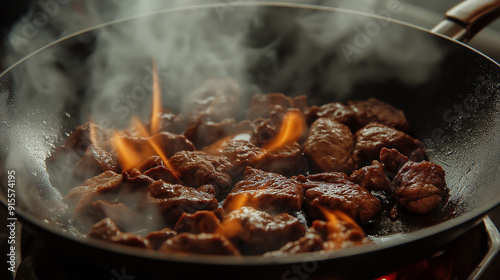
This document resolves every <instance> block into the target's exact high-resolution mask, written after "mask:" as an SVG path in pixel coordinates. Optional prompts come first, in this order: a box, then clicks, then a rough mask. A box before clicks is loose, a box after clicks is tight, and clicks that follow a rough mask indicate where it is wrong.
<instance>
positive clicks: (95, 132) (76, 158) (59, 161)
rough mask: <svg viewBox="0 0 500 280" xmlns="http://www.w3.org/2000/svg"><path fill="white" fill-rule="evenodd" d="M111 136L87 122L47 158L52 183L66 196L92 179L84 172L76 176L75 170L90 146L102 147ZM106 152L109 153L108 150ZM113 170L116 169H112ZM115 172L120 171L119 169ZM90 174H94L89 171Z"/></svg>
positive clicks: (77, 173) (81, 171) (104, 130)
mask: <svg viewBox="0 0 500 280" xmlns="http://www.w3.org/2000/svg"><path fill="white" fill-rule="evenodd" d="M109 136H110V131H108V130H106V129H104V128H102V127H100V126H98V125H97V124H95V123H93V122H86V123H84V124H82V125H80V126H79V127H77V128H76V129H75V130H74V131H73V132H72V133H71V134H70V135H69V137H68V139H67V140H66V141H65V142H64V144H63V145H62V146H60V147H58V148H57V149H56V150H55V151H54V152H53V153H52V154H51V155H50V156H49V157H47V160H46V163H47V172H48V173H49V176H50V181H51V183H52V184H53V185H54V186H56V187H57V188H58V189H59V190H60V191H61V192H62V193H63V194H64V195H66V194H67V193H68V192H69V190H70V189H71V188H73V187H75V186H77V185H78V184H79V183H81V182H82V180H84V179H86V178H90V177H91V176H90V177H87V175H88V174H79V173H87V172H84V171H83V170H80V171H77V172H76V174H74V173H73V168H74V167H75V166H76V165H77V164H78V163H79V162H80V160H81V159H82V157H83V156H84V155H85V152H86V151H87V149H88V147H89V146H91V145H92V144H99V145H101V144H102V143H104V142H106V141H108V139H109ZM101 148H102V147H101ZM104 150H105V151H106V152H109V151H108V150H107V149H104ZM82 164H83V163H82ZM111 170H115V169H114V168H112V169H111ZM115 171H119V169H117V170H115ZM89 173H93V172H91V171H89ZM75 175H76V178H75ZM80 177H81V178H80ZM85 177H86V178H85ZM75 179H76V180H75Z"/></svg>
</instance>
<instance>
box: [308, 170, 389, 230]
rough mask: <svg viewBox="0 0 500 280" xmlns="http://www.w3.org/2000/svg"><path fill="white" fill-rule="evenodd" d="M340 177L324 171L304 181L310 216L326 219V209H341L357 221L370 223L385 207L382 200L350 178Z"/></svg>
mask: <svg viewBox="0 0 500 280" xmlns="http://www.w3.org/2000/svg"><path fill="white" fill-rule="evenodd" d="M321 177H324V179H322V178H321ZM337 180H339V178H338V176H337V175H335V174H334V175H330V174H329V173H325V174H316V176H315V177H311V178H309V177H305V181H302V182H301V183H302V184H303V185H305V186H306V188H307V191H306V192H305V195H304V202H305V205H306V209H307V211H308V213H309V214H310V215H311V217H313V218H316V219H323V218H324V217H325V215H324V212H323V211H324V210H326V211H331V210H341V211H343V212H345V213H346V214H347V215H349V216H350V217H351V218H352V219H355V220H356V221H360V222H367V221H369V220H371V219H373V218H375V217H376V216H377V214H378V213H379V212H380V211H381V210H382V206H381V205H380V201H379V200H378V199H377V198H376V197H374V196H373V195H372V194H371V193H370V192H369V191H368V190H366V189H364V188H362V187H360V186H359V185H358V184H355V183H353V182H351V181H349V180H347V181H345V182H344V181H340V182H337ZM331 181H333V182H331ZM314 185H316V186H314Z"/></svg>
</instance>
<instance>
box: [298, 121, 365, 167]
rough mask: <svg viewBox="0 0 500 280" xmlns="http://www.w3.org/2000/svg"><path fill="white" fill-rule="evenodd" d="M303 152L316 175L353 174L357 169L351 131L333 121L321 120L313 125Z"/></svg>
mask: <svg viewBox="0 0 500 280" xmlns="http://www.w3.org/2000/svg"><path fill="white" fill-rule="evenodd" d="M303 150H304V153H305V155H306V156H307V158H308V160H309V165H310V168H311V170H312V171H313V172H315V173H317V172H334V171H339V172H344V173H351V172H352V171H353V170H355V169H356V168H357V158H356V155H355V154H354V137H353V135H352V133H351V130H350V129H349V127H347V126H346V125H344V124H341V123H339V122H337V121H335V120H333V119H329V118H320V119H318V120H316V121H315V122H314V123H313V124H312V125H311V128H310V131H309V135H308V137H307V141H306V142H305V143H304V145H303Z"/></svg>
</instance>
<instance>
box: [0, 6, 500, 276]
mask: <svg viewBox="0 0 500 280" xmlns="http://www.w3.org/2000/svg"><path fill="white" fill-rule="evenodd" d="M217 8H218V6H214V5H209V6H206V7H196V8H185V9H179V10H169V11H161V12H155V13H152V14H148V15H144V16H139V17H134V18H130V19H126V20H120V21H116V22H112V23H110V24H106V25H103V26H98V27H96V28H92V29H90V30H86V31H84V32H81V33H79V34H76V35H73V36H70V37H68V38H64V39H62V40H60V41H57V42H55V43H53V44H51V45H49V46H47V47H45V48H43V49H41V50H39V51H38V52H36V53H34V54H32V55H31V56H29V57H26V58H25V59H23V60H21V61H20V62H19V63H17V64H15V65H14V66H12V67H11V68H9V69H8V70H7V71H5V72H4V73H3V74H2V75H1V77H0V90H1V92H0V97H1V98H0V101H1V105H0V106H1V107H0V114H3V116H2V122H1V124H0V131H1V134H0V143H2V145H1V152H0V156H1V160H0V165H1V170H2V177H1V178H2V179H1V185H2V188H1V201H2V203H3V204H4V205H7V204H8V203H7V189H8V184H7V171H9V170H14V171H15V172H16V185H15V190H16V205H15V207H16V216H17V217H18V218H19V220H21V221H22V224H23V225H24V226H26V227H29V228H31V229H32V230H35V231H36V232H37V233H38V234H40V235H41V236H43V237H45V238H46V239H47V240H48V241H49V242H53V244H55V245H56V246H55V247H56V248H57V249H60V250H61V251H63V252H66V253H71V254H73V255H76V256H77V257H81V258H84V259H86V260H91V261H92V262H95V263H97V264H101V265H103V266H105V267H108V268H116V269H117V270H119V269H120V268H121V267H126V269H127V272H128V274H129V275H149V276H154V275H156V276H162V277H164V278H171V277H172V278H176V277H188V276H206V275H207V273H213V275H215V277H222V278H228V277H230V278H234V277H239V278H249V279H255V278H256V277H259V278H269V279H277V278H282V279H306V277H307V278H310V277H313V276H314V277H318V278H319V277H323V276H336V277H351V278H354V279H359V278H360V277H367V276H369V277H375V276H379V275H381V274H383V273H387V272H390V271H391V270H393V269H395V268H398V267H400V266H402V265H406V264H409V263H411V262H414V261H416V260H418V259H419V258H421V257H423V256H426V255H429V254H431V253H433V252H436V251H437V250H439V249H440V248H443V247H444V246H445V245H446V244H448V243H449V242H451V241H452V240H454V239H455V238H456V237H458V236H460V235H461V234H463V233H464V232H465V231H467V230H468V229H470V228H471V227H473V226H474V225H476V224H478V223H479V222H480V221H481V218H482V217H483V216H484V215H485V213H486V212H487V211H488V210H490V209H491V208H493V207H494V206H495V205H497V204H499V203H500V94H499V93H500V92H499V91H500V68H499V65H498V64H497V63H495V62H494V61H492V60H490V59H489V58H487V57H485V56H484V55H482V54H481V53H479V52H478V51H476V50H474V49H472V48H470V47H468V46H467V45H464V44H462V43H459V42H457V41H455V40H452V39H450V38H448V37H446V36H442V35H436V34H433V33H431V32H429V31H426V30H422V29H420V28H417V27H415V26H409V25H406V24H403V23H400V22H396V21H392V20H388V19H384V18H380V17H377V16H371V15H366V14H361V13H357V12H352V11H345V10H340V9H332V8H318V7H313V6H305V5H282V4H239V5H237V4H234V5H232V6H231V8H232V9H231V14H227V13H226V14H225V15H226V16H225V17H224V20H218V22H216V23H213V22H212V23H209V24H200V25H197V27H196V28H197V29H199V30H201V33H202V32H203V30H204V28H205V27H206V26H209V25H213V24H215V25H217V26H218V27H219V29H218V30H219V31H220V32H217V33H212V34H211V37H210V39H211V40H213V41H217V40H220V39H221V38H222V36H226V35H228V34H230V35H235V34H240V35H241V34H244V35H245V36H243V37H244V38H245V41H244V42H245V44H246V45H247V46H249V47H250V48H255V49H266V52H265V53H259V52H257V53H252V54H251V55H248V57H245V59H246V60H245V61H246V63H245V67H244V68H245V69H244V70H245V71H243V72H244V77H243V78H244V79H243V78H242V77H241V76H240V77H238V79H239V80H240V81H241V82H242V83H243V84H244V85H245V86H248V88H249V91H255V90H260V91H261V92H284V93H286V94H289V95H299V94H308V96H309V99H310V101H311V102H317V103H325V102H331V101H337V100H349V99H363V98H367V97H371V96H374V97H377V98H379V99H381V100H384V101H386V102H388V103H390V104H393V105H394V106H396V107H399V108H401V109H402V110H404V111H405V113H406V115H407V118H408V120H409V122H410V124H411V125H412V128H413V134H414V136H415V137H417V138H418V139H421V140H422V141H423V142H424V145H425V146H426V148H427V150H428V152H429V158H430V160H431V161H433V162H436V163H438V164H440V165H441V166H442V167H443V168H444V169H445V171H446V179H447V182H448V187H449V189H450V203H451V204H453V205H454V206H455V213H454V215H453V217H451V218H450V219H449V220H446V221H444V222H442V223H438V224H436V225H432V226H429V227H425V228H421V229H405V228H402V229H401V230H402V231H404V233H400V234H395V235H394V236H392V237H387V238H375V240H376V242H375V244H369V245H364V246H359V247H354V248H347V249H343V250H338V251H335V252H329V253H327V254H312V253H311V254H309V253H307V254H301V255H296V256H289V257H283V258H265V257H243V258H228V257H220V256H210V257H206V256H177V255H165V254H160V253H156V252H149V251H143V250H137V249H134V248H125V247H121V246H117V245H114V244H109V243H104V242H100V241H97V240H88V239H82V238H79V237H78V236H77V235H78V234H74V233H73V229H72V227H71V226H68V225H66V223H65V220H64V215H63V213H64V210H65V207H66V206H65V204H64V203H63V202H62V194H61V192H60V191H59V190H58V189H57V188H54V187H53V186H52V185H51V184H50V181H49V177H48V174H47V171H46V165H45V159H46V157H47V156H48V155H49V154H50V153H51V151H53V150H54V147H56V146H58V145H60V144H61V143H62V141H63V140H64V138H65V137H66V136H65V133H68V132H71V131H72V129H74V128H75V127H76V126H77V125H78V124H80V123H82V122H84V121H85V120H86V116H87V114H88V111H86V110H87V109H88V108H86V107H85V106H83V105H82V104H84V103H85V101H86V100H88V99H89V98H96V96H97V95H90V94H88V88H89V85H88V84H87V83H88V81H89V78H88V77H89V76H90V75H92V71H91V70H89V69H88V68H86V67H85V63H86V62H87V58H88V56H89V53H90V52H91V51H92V48H94V47H95V45H96V44H97V43H96V42H97V41H98V39H96V38H97V37H96V33H97V32H100V31H102V30H107V31H108V32H112V31H113V30H115V29H116V28H117V26H128V25H130V26H132V25H133V24H135V23H137V22H147V23H149V22H156V21H162V20H167V21H168V20H169V19H175V18H177V19H178V18H184V19H188V18H198V19H199V18H200V16H199V15H200V13H203V14H205V13H206V12H207V11H209V14H210V15H211V16H212V17H218V14H217V11H216V9H217ZM249 9H252V10H254V9H257V10H258V11H259V15H260V17H259V20H258V21H256V22H257V23H255V24H254V25H252V27H251V28H248V29H246V30H245V31H241V30H240V29H239V28H241V25H239V20H240V19H241V18H240V16H239V15H242V14H243V13H244V12H245V11H246V10H249ZM231 15H235V16H231ZM297 17H299V18H307V17H312V18H313V19H316V20H319V21H322V20H326V22H329V23H332V22H330V21H329V19H334V18H337V19H339V20H340V21H337V23H338V22H342V21H344V20H347V19H349V20H352V21H353V22H355V23H354V25H352V26H351V27H349V28H348V29H347V31H348V32H346V29H342V28H340V27H339V26H338V25H334V24H333V25H324V24H320V25H316V26H315V28H319V27H320V30H317V29H315V32H311V30H309V29H308V27H307V26H308V25H304V24H301V22H302V21H300V20H297ZM207 18H209V17H207ZM201 19H202V21H201V22H203V20H204V17H203V16H201ZM212 19H213V18H212ZM207 21H208V19H207ZM367 26H368V27H367ZM374 26H378V29H375V28H376V27H374ZM212 27H213V26H212ZM354 27H355V28H354ZM235 29H236V30H235ZM363 30H364V31H363ZM325 32H326V33H327V34H330V33H331V34H339V35H338V36H337V37H336V39H335V41H334V43H330V42H325V41H322V40H318V39H317V37H315V35H317V34H325ZM360 32H361V33H360ZM363 32H365V36H367V38H368V40H369V42H368V43H366V44H361V43H359V42H361V41H360V40H361V39H360V38H361V37H359V36H362V34H363ZM370 32H371V33H370ZM167 33H168V32H166V34H163V35H165V36H167ZM360 34H361V35H360ZM160 35H161V34H160ZM356 36H358V37H356ZM356 38H358V39H356ZM356 40H358V41H356ZM356 42H358V43H359V44H358V43H356ZM388 42H389V43H388ZM422 42H423V43H422ZM121 43H124V42H121ZM420 43H422V44H420ZM379 45H380V46H383V47H381V48H378V47H377V46H379ZM391 45H392V47H391ZM424 45H426V46H432V48H430V49H431V50H432V52H429V51H428V50H417V51H414V50H413V49H412V47H413V48H420V47H422V46H424ZM61 46H62V47H63V50H65V52H64V53H56V54H61V55H63V54H64V56H65V58H64V61H62V62H58V63H57V64H56V66H55V67H53V68H52V70H55V71H56V73H59V75H61V76H64V78H65V83H64V84H60V83H59V84H56V87H53V85H51V84H50V81H51V76H50V75H48V76H46V77H43V78H42V79H41V80H42V81H45V82H46V83H34V82H33V78H32V77H31V76H30V75H32V74H33V72H32V70H33V68H37V67H41V69H43V67H44V65H43V64H40V63H43V61H42V60H39V59H38V58H40V57H42V56H43V55H44V54H48V53H51V52H53V51H54V50H58V51H59V50H60V49H58V48H59V47H61ZM89 46H90V47H89ZM342 46H343V47H342ZM385 48H389V49H390V50H391V53H392V54H391V55H393V56H395V57H397V58H396V59H395V62H394V60H393V59H391V57H388V56H387V54H386V53H382V52H381V50H382V49H385ZM305 50H307V53H304V51H305ZM157 51H158V52H161V51H162V50H157ZM61 52H62V51H61ZM410 53H412V54H413V56H410V55H409V54H410ZM436 53H438V54H439V56H438V58H439V59H437V58H436V59H432V60H429V59H428V58H429V57H432V56H436ZM52 54H53V53H52ZM68 54H70V55H71V56H68ZM406 54H408V55H406ZM152 55H153V56H154V55H155V54H154V53H153V54H152ZM68 57H70V58H69V59H68ZM296 58H299V60H298V62H294V63H290V61H292V59H296ZM141 59H142V60H141ZM388 59H390V60H391V61H390V62H389V61H388ZM68 60H70V61H71V62H72V64H71V66H69V64H66V63H68ZM138 61H140V62H141V63H142V62H143V64H144V65H147V64H148V63H150V62H151V56H148V57H142V58H139V60H138ZM423 62H425V63H423ZM186 63H188V62H186ZM210 63H211V62H210V61H207V65H206V68H207V69H210ZM37 64H38V65H37ZM338 65H341V66H342V67H338ZM160 66H161V65H160ZM346 71H351V72H350V73H349V74H347V75H345V79H349V77H350V75H355V76H357V78H356V79H353V80H352V82H351V83H350V84H349V86H347V87H346V86H345V85H342V86H341V85H340V84H339V83H340V81H342V79H337V78H336V76H342V75H344V74H345V72H346ZM421 71H424V73H423V74H422V73H420V72H421ZM209 72H210V71H206V72H201V73H204V74H206V75H205V76H203V75H201V76H200V77H193V80H192V81H193V84H196V83H197V82H198V81H202V80H204V79H206V78H207V77H210V75H211V74H210V73H209ZM51 75H52V74H51ZM42 76H43V75H42ZM343 77H344V76H343ZM131 79H133V78H131ZM243 80H244V81H243ZM57 87H65V90H66V89H71V91H69V90H68V92H67V95H68V96H69V97H70V98H60V97H54V96H53V95H51V90H56V88H57ZM47 89H48V90H47ZM145 103H147V102H145ZM164 105H165V106H166V107H167V104H164ZM168 105H171V104H168ZM174 107H175V106H174ZM407 230H408V231H409V232H406V231H407Z"/></svg>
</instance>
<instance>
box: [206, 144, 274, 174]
mask: <svg viewBox="0 0 500 280" xmlns="http://www.w3.org/2000/svg"><path fill="white" fill-rule="evenodd" d="M246 136H248V137H246ZM249 137H250V135H241V136H236V137H234V138H228V139H223V140H221V141H217V142H216V143H213V144H212V145H210V146H208V147H205V148H204V149H203V151H204V152H206V153H208V154H211V155H222V156H224V157H225V158H226V159H227V160H228V161H229V162H230V163H231V164H232V167H231V169H230V174H231V176H232V177H233V178H235V179H236V180H239V179H240V177H241V176H242V175H243V172H244V171H245V169H246V168H247V166H250V165H251V163H252V162H254V161H255V160H256V159H257V158H258V157H259V156H260V155H262V153H263V152H264V150H263V148H260V147H257V146H255V145H254V144H253V143H251V142H250V141H249ZM242 138H243V139H242Z"/></svg>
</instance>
